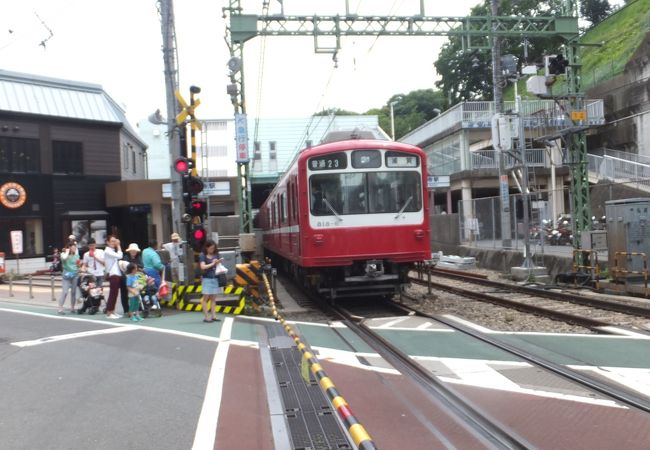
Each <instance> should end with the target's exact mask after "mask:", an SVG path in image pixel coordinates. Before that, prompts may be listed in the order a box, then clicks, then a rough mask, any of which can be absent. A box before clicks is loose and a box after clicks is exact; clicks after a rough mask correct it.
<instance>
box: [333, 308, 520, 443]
mask: <svg viewBox="0 0 650 450" xmlns="http://www.w3.org/2000/svg"><path fill="white" fill-rule="evenodd" d="M327 308H328V309H329V310H330V311H332V312H333V313H334V314H337V315H338V316H340V318H341V320H342V322H343V323H344V324H345V325H346V326H347V327H348V328H349V329H350V330H352V331H353V332H354V333H355V334H357V335H358V336H360V337H361V338H362V339H363V340H364V341H365V342H366V343H367V344H368V345H370V347H372V348H373V349H374V350H375V351H376V352H377V354H379V355H380V356H381V357H382V358H383V359H384V360H386V361H387V362H388V363H390V364H391V365H392V366H393V367H394V368H395V369H396V370H398V371H399V372H400V373H402V374H403V375H405V376H407V377H409V378H410V379H412V380H413V381H415V382H416V383H418V384H419V385H420V386H421V387H422V388H424V389H425V390H426V391H427V392H428V393H429V394H430V395H432V396H433V397H434V398H435V401H438V402H440V403H442V404H443V405H444V406H445V408H446V409H448V410H449V411H450V412H451V413H453V414H455V415H456V416H457V417H459V418H461V419H462V420H463V422H464V423H466V424H467V425H468V426H470V427H471V428H472V429H473V430H474V431H475V432H476V433H477V435H478V436H481V437H482V438H483V439H485V441H486V442H487V443H489V444H490V445H491V446H495V447H496V448H504V449H525V448H530V446H529V443H528V442H526V441H525V439H523V438H521V437H520V436H518V435H517V433H516V432H514V431H513V430H509V429H504V428H502V426H500V425H499V424H497V423H496V421H495V420H493V419H492V418H490V417H489V416H486V415H485V414H484V413H482V412H481V411H479V410H478V409H477V408H475V407H474V406H472V405H471V404H470V403H468V402H466V401H465V400H463V398H461V397H460V396H459V395H457V394H456V393H455V392H454V391H453V390H452V389H449V388H448V387H447V386H446V385H445V384H444V383H443V382H441V381H439V380H438V379H437V378H436V377H435V375H434V374H433V373H431V372H430V371H429V370H427V369H426V368H424V367H423V366H421V365H420V364H418V363H417V362H416V361H414V360H413V359H412V358H411V357H410V356H409V355H408V354H406V353H405V352H403V351H402V350H400V349H399V348H397V347H396V346H395V345H393V344H392V343H391V342H389V341H388V340H386V339H384V338H383V337H381V336H380V335H379V334H378V333H376V332H375V331H374V330H372V329H371V328H370V327H368V326H367V325H365V324H364V320H365V319H367V318H368V317H363V316H360V315H359V314H360V310H359V308H358V307H352V310H349V309H348V308H347V307H343V306H339V305H331V304H328V305H327ZM381 308H382V309H380V310H379V311H377V310H375V311H374V312H373V313H372V315H373V317H379V315H378V314H377V313H380V311H390V310H392V311H393V312H395V311H398V312H401V313H402V314H407V315H413V314H416V313H417V312H416V311H409V310H407V309H405V308H403V307H402V306H401V305H398V304H394V303H392V302H384V303H383V304H382V306H381Z"/></svg>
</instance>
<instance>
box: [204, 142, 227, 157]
mask: <svg viewBox="0 0 650 450" xmlns="http://www.w3.org/2000/svg"><path fill="white" fill-rule="evenodd" d="M208 155H210V156H212V157H215V158H218V157H223V156H228V146H226V145H209V146H208Z"/></svg>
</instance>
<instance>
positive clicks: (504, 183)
mask: <svg viewBox="0 0 650 450" xmlns="http://www.w3.org/2000/svg"><path fill="white" fill-rule="evenodd" d="M490 10H491V13H492V17H493V18H494V17H498V16H499V0H491V3H490ZM497 26H498V23H497V22H496V21H493V22H492V31H496V29H497ZM502 80H503V77H502V73H501V38H500V37H499V36H497V35H496V34H494V35H493V36H492V85H493V88H492V89H493V92H494V112H495V114H501V113H502V112H503V84H502ZM492 144H493V145H492V147H493V148H494V149H495V151H496V157H497V160H498V170H499V172H498V176H499V217H500V218H501V246H502V247H503V248H508V247H510V246H511V245H512V240H511V237H512V233H511V229H510V227H511V223H510V189H509V186H510V184H509V181H508V172H507V171H506V168H505V163H504V155H503V151H500V150H498V149H497V148H496V147H497V146H495V145H494V142H493V143H492Z"/></svg>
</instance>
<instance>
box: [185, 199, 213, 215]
mask: <svg viewBox="0 0 650 450" xmlns="http://www.w3.org/2000/svg"><path fill="white" fill-rule="evenodd" d="M207 209H208V205H207V203H206V202H204V201H203V200H193V201H192V203H190V209H189V211H188V213H189V214H191V215H192V216H194V217H196V216H199V217H203V216H204V215H205V213H206V212H207Z"/></svg>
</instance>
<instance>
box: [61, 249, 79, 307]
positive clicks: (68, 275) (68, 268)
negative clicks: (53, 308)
mask: <svg viewBox="0 0 650 450" xmlns="http://www.w3.org/2000/svg"><path fill="white" fill-rule="evenodd" d="M61 263H62V274H61V275H62V277H63V279H62V285H61V296H60V297H59V310H58V313H59V314H65V312H64V311H63V305H64V304H65V299H66V297H67V296H68V291H70V311H72V312H74V305H75V303H76V302H77V280H78V279H79V252H78V251H77V244H76V243H75V242H72V241H70V243H69V244H68V245H67V246H66V248H65V250H63V252H62V253H61Z"/></svg>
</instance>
